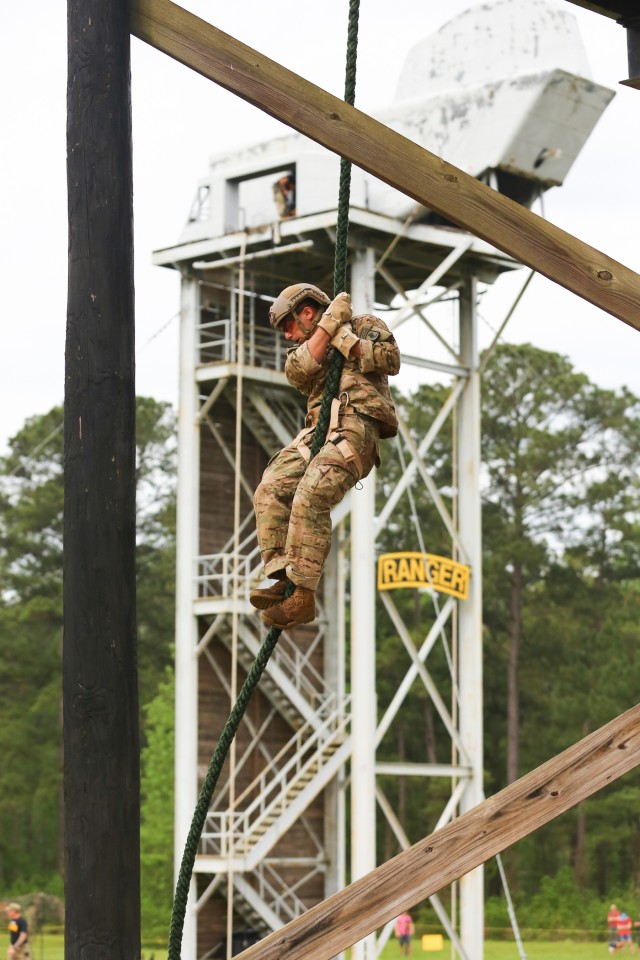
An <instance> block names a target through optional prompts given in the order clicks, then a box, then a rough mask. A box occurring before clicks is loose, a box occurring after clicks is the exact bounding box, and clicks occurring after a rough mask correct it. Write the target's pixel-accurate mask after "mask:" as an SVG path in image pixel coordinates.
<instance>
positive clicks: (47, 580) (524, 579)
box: [0, 345, 640, 933]
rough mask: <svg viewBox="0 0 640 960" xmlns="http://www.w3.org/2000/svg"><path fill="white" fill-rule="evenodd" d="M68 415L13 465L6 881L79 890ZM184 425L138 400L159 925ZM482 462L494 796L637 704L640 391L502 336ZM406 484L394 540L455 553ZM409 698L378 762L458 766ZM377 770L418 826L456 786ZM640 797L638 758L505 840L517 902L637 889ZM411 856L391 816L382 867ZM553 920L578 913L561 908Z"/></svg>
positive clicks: (0, 839)
mask: <svg viewBox="0 0 640 960" xmlns="http://www.w3.org/2000/svg"><path fill="white" fill-rule="evenodd" d="M447 393H448V388H447V387H445V386H442V385H423V386H421V387H419V388H418V389H417V390H415V391H414V392H412V393H409V394H397V395H396V400H397V404H398V407H399V410H400V412H401V415H402V417H403V418H404V420H405V422H406V423H407V425H408V427H409V429H410V432H411V434H412V436H413V438H414V439H415V440H416V441H417V442H419V440H420V439H421V437H422V436H424V434H425V433H426V431H427V430H428V428H429V426H430V424H431V422H432V421H433V418H434V417H435V415H436V414H437V412H438V410H439V409H440V407H441V405H442V403H443V402H444V399H445V398H446V395H447ZM61 423H62V411H61V409H60V408H54V409H53V410H51V411H50V412H49V413H47V414H45V415H43V416H38V417H33V418H31V419H29V420H27V422H26V423H25V424H24V426H23V427H22V429H21V430H20V431H19V432H18V433H17V434H16V436H15V437H13V438H12V440H11V441H10V445H9V452H8V453H7V454H6V456H4V457H3V458H2V463H1V465H0V466H1V477H0V750H1V753H2V759H3V762H2V764H1V765H0V894H5V893H9V894H11V895H17V894H20V893H23V892H26V891H28V890H34V889H43V890H47V891H48V892H51V893H58V894H61V893H62V864H63V857H62V845H63V837H62V831H61V822H62V818H61V811H62V793H61V791H62V782H61V749H62V748H61V737H60V729H61V717H60V711H61V689H60V675H61V668H60V657H61V637H62V561H61V557H62V509H63V489H62V468H63V456H64V450H63V440H62V431H61V429H60V424H61ZM453 436H454V430H452V429H450V428H448V427H445V429H443V430H442V431H441V432H440V434H439V435H438V437H437V438H436V440H435V441H434V444H433V446H432V448H431V449H430V452H429V457H428V469H429V472H430V474H431V476H432V478H433V480H434V481H435V483H436V485H437V487H438V489H439V491H440V494H441V496H442V497H443V499H444V500H445V502H447V501H448V502H449V505H450V506H451V507H453V501H454V494H455V483H456V480H455V473H454V462H455V450H454V441H453ZM175 439H176V438H175V416H174V413H173V411H172V409H171V408H170V407H169V406H168V405H167V404H163V403H158V402H157V401H155V400H152V399H149V398H139V399H138V403H137V451H138V458H137V463H138V476H137V480H138V537H137V571H138V643H139V656H138V661H139V681H140V701H141V706H142V716H141V725H142V734H143V741H142V742H143V756H142V824H141V844H142V885H143V890H142V900H143V926H144V928H145V929H146V930H147V932H148V933H151V932H156V933H164V932H166V925H167V922H168V916H169V912H170V906H171V896H172V876H171V874H172V813H171V808H172V776H173V713H172V711H173V678H172V669H171V664H172V655H173V649H172V644H173V630H174V578H175V567H174V565H175ZM383 453H384V459H383V465H382V467H381V469H380V471H379V474H378V489H379V494H378V495H379V496H380V497H381V498H384V496H385V494H386V493H388V491H389V490H390V489H391V486H392V484H393V483H394V482H395V480H397V478H398V476H399V475H400V473H401V472H402V471H403V470H404V468H405V466H406V461H405V457H406V453H405V451H404V450H403V448H402V447H401V446H400V447H398V448H396V449H395V450H394V448H393V446H392V442H388V443H385V446H384V450H383ZM482 458H483V471H482V495H483V531H482V536H483V581H484V590H483V597H484V599H483V604H484V616H483V650H484V730H485V793H486V794H487V795H491V794H492V793H495V792H496V791H497V790H499V789H501V788H502V787H504V786H505V785H507V784H508V783H510V782H512V781H513V780H514V779H516V778H517V777H518V776H520V775H521V774H522V773H524V772H526V771H527V770H530V769H532V768H533V767H535V766H537V765H538V764H540V763H542V762H543V761H544V760H546V759H548V758H549V757H550V756H552V755H554V754H556V753H558V752H559V751H560V750H562V749H564V748H565V747H566V746H567V745H569V744H570V743H572V742H574V741H576V740H578V739H580V738H581V737H583V736H584V735H585V734H587V733H588V732H590V731H591V730H594V729H596V728H597V727H598V726H600V725H601V724H603V723H605V722H606V721H607V720H609V719H611V718H612V717H613V716H616V715H617V714H619V713H621V712H622V711H623V710H625V709H627V708H628V707H629V706H631V705H632V704H633V703H634V702H635V701H636V700H637V689H638V682H637V677H638V665H639V664H638V660H639V658H640V654H639V653H638V633H639V629H640V628H639V626H638V624H639V623H640V586H639V583H640V545H639V544H640V539H639V538H638V532H639V529H638V528H639V524H640V483H639V480H638V477H639V476H640V471H639V467H640V400H639V399H638V398H637V397H636V396H634V395H633V394H632V393H631V392H630V391H629V390H627V389H621V390H618V391H611V390H604V389H602V388H600V387H598V386H597V385H596V384H594V383H592V382H591V381H590V380H589V379H588V378H587V377H586V376H585V375H584V374H581V373H579V372H577V371H575V370H574V369H573V367H572V365H571V364H570V362H569V361H568V360H567V359H566V358H565V357H562V356H560V355H558V354H555V353H550V352H546V351H543V350H539V349H537V348H535V347H532V346H530V345H519V346H515V345H502V346H500V347H499V348H498V349H497V350H496V351H495V352H494V354H493V356H492V358H491V359H490V361H489V364H488V366H487V369H486V373H485V376H484V380H483V388H482ZM405 499H406V500H407V509H406V510H402V511H396V513H394V515H393V518H392V521H391V522H390V523H389V524H388V525H387V527H386V529H385V530H384V531H383V532H382V534H381V536H380V538H379V539H380V543H379V548H380V550H381V551H391V550H394V549H422V546H421V544H424V548H425V549H426V550H427V552H430V553H439V554H442V555H445V556H448V555H450V553H451V544H450V542H449V540H448V536H447V534H446V530H445V529H444V527H443V526H442V524H441V523H440V521H439V519H438V517H437V515H436V511H435V508H434V505H433V503H432V502H431V500H430V499H429V498H428V496H427V495H426V493H425V491H424V486H423V485H422V484H418V483H416V484H414V485H412V488H411V492H410V496H409V497H408V498H405ZM399 545H400V546H399ZM394 602H395V603H396V604H397V606H398V608H399V609H401V611H402V614H403V618H404V620H405V623H407V624H408V625H409V628H410V631H411V633H412V635H413V636H414V639H415V640H416V642H420V641H421V640H422V639H423V637H424V624H425V622H426V619H427V618H429V617H431V618H432V617H433V609H432V603H433V602H432V600H431V598H430V596H429V594H428V593H427V592H422V593H420V592H416V591H408V590H407V591H402V590H401V591H396V592H395V594H394ZM377 622H378V628H377V629H378V638H377V640H378V643H377V670H378V701H379V702H378V708H379V710H380V712H381V713H382V711H384V709H385V708H386V706H387V705H388V703H389V702H390V699H391V697H392V696H393V692H394V690H395V689H396V687H397V683H398V682H399V680H400V678H401V676H402V675H403V673H404V670H405V669H406V654H405V653H404V648H403V647H402V645H401V643H400V641H399V639H398V637H397V635H396V633H395V631H394V629H393V627H392V625H391V623H390V621H389V619H388V617H387V616H386V613H385V611H384V610H383V609H382V606H381V607H380V609H379V611H378V620H377ZM450 662H451V651H450V650H448V649H447V645H446V642H445V641H444V640H443V642H442V643H441V644H439V645H438V646H437V647H436V648H434V650H433V652H432V654H430V657H429V670H430V672H432V674H433V676H434V679H435V680H436V681H437V683H438V688H439V690H440V691H441V692H442V691H447V690H449V692H450V694H453V689H454V685H453V682H452V679H451V672H450ZM413 694H414V695H413V696H412V697H411V698H408V699H407V701H406V703H405V705H404V707H403V710H402V713H401V716H400V717H399V718H398V722H397V723H396V724H395V725H394V727H393V728H392V731H390V735H389V736H388V737H387V738H385V740H384V741H383V744H382V745H381V759H402V760H406V761H415V762H424V761H425V758H426V759H428V760H429V761H430V762H439V763H448V762H450V760H451V752H450V751H451V744H450V740H449V738H448V737H447V736H445V735H444V732H443V730H442V729H441V727H440V725H439V723H440V722H439V718H438V717H437V715H436V712H435V711H434V709H433V705H432V703H431V702H430V699H429V698H428V696H427V695H426V692H424V691H423V692H422V693H421V692H420V690H419V689H418V688H417V687H416V689H415V691H413ZM382 786H383V789H384V790H385V792H387V793H388V795H389V797H390V798H391V799H392V800H393V802H394V804H395V805H396V809H398V810H399V812H400V815H401V818H402V822H403V824H404V825H405V830H406V833H407V835H408V836H409V838H410V840H411V841H412V842H413V841H415V840H417V839H419V838H420V837H422V836H424V835H425V833H427V832H429V831H430V830H431V829H432V828H433V826H434V822H435V819H437V816H438V815H439V813H440V811H441V809H442V806H443V798H444V791H446V790H448V785H445V784H442V785H441V786H438V785H437V782H435V781H434V782H431V781H429V787H428V789H427V788H425V785H424V781H423V780H421V779H420V780H413V779H411V780H410V779H408V778H393V779H391V778H390V779H389V781H388V782H386V783H385V782H383V783H382ZM639 801H640V776H639V775H638V773H637V772H633V773H631V774H628V775H627V776H626V777H624V778H622V780H621V781H619V782H617V783H614V784H612V785H611V786H610V787H609V788H608V789H607V790H605V791H603V792H602V793H601V794H599V795H597V796H595V797H594V798H592V799H591V800H589V801H587V802H585V803H584V804H581V805H580V807H579V808H578V809H577V810H574V811H571V812H569V813H567V814H565V815H564V816H563V817H561V818H559V819H558V820H556V821H554V822H553V823H551V824H549V825H548V826H547V827H545V828H544V829H543V830H540V831H538V832H537V833H536V834H535V835H534V836H533V837H530V838H527V839H525V840H523V841H521V842H520V843H519V844H517V846H516V847H514V848H512V849H511V850H509V851H507V852H506V853H505V855H504V858H503V859H504V862H505V866H506V869H507V873H508V876H509V880H510V884H511V890H512V894H513V896H514V898H515V900H516V903H517V904H520V906H521V908H522V907H523V905H524V907H525V908H526V910H527V911H528V914H529V916H532V910H534V908H535V905H536V903H538V904H540V903H543V904H547V907H545V908H544V909H545V910H546V913H545V916H547V915H549V912H550V909H551V908H550V907H548V904H550V903H556V901H557V900H558V899H561V900H562V902H563V903H564V904H566V909H567V911H569V910H570V911H572V913H571V917H572V921H574V922H575V920H576V911H578V912H579V911H580V910H582V912H583V914H584V913H585V911H586V912H587V914H588V916H587V915H586V914H585V917H584V923H585V924H587V925H590V922H591V921H589V918H590V917H592V916H593V917H594V919H595V912H596V910H597V909H599V908H600V904H601V903H604V901H605V900H607V899H616V898H617V900H624V898H625V897H627V900H626V902H627V903H630V900H629V899H628V898H630V897H632V896H635V891H636V890H640V875H639V871H640V813H639V812H638V811H640V802H639ZM396 852H397V842H396V840H395V838H394V837H393V835H392V834H391V832H390V830H389V829H388V828H387V827H385V825H384V822H383V820H382V818H380V822H379V837H378V860H379V862H382V860H384V859H387V858H388V857H389V856H392V855H393V854H395V853H396ZM486 878H487V880H486V882H487V893H488V895H489V901H488V916H490V917H494V913H495V917H498V916H499V915H502V913H504V911H502V908H501V907H500V905H499V901H500V897H501V889H500V882H499V877H498V874H497V870H496V869H495V867H494V866H492V865H491V864H489V865H488V866H487V870H486ZM554 884H556V886H554ZM568 891H569V892H573V891H575V892H576V897H575V898H572V896H570V895H569V892H568ZM637 903H638V905H639V906H640V895H638V898H637ZM630 905H631V904H630ZM540 909H542V908H540ZM632 909H635V907H632ZM492 911H494V912H492ZM501 911H502V912H501ZM589 911H591V912H590V913H589ZM534 912H535V910H534ZM494 919H495V918H494ZM505 922H506V921H505ZM525 925H526V924H525ZM556 925H558V926H563V925H565V926H566V924H563V922H561V918H560V917H557V918H556Z"/></svg>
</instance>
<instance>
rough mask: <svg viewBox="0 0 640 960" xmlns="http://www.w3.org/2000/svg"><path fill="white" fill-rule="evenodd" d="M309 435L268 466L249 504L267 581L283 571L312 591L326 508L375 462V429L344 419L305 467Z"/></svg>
mask: <svg viewBox="0 0 640 960" xmlns="http://www.w3.org/2000/svg"><path fill="white" fill-rule="evenodd" d="M313 430H314V428H311V429H309V430H303V431H302V433H300V434H298V436H297V437H296V438H295V440H294V441H293V442H292V443H290V444H289V446H288V447H285V448H284V450H281V451H280V453H278V454H277V455H276V456H275V457H274V458H273V459H272V460H271V461H270V462H269V464H268V466H267V468H266V470H265V472H264V474H263V476H262V481H261V483H260V484H259V486H258V488H257V490H256V492H255V495H254V498H253V502H254V507H255V511H256V525H257V534H258V543H259V545H260V551H261V553H262V562H263V564H264V570H265V573H266V575H267V576H268V577H275V576H276V574H278V573H279V572H280V571H282V570H285V571H286V574H287V576H288V577H289V579H290V580H292V581H293V583H297V584H301V585H302V586H304V587H308V588H309V589H311V590H315V589H316V587H317V586H318V581H319V580H320V576H321V574H322V568H323V566H324V561H325V559H326V557H327V554H328V552H329V548H330V546H331V508H332V507H334V506H335V505H336V504H337V503H340V501H341V500H342V498H343V497H344V495H345V494H346V492H347V491H348V490H350V489H351V487H353V486H354V484H355V483H357V481H358V480H360V479H361V478H362V477H366V476H367V474H369V473H370V472H371V469H372V467H373V465H374V464H375V463H377V462H379V461H378V438H379V432H378V427H377V426H376V425H375V424H373V423H371V422H370V421H368V420H363V419H361V418H360V417H357V416H356V415H355V414H353V413H345V414H343V415H342V416H341V417H340V422H339V425H338V428H337V430H336V431H335V432H334V433H332V434H330V436H331V437H332V438H333V439H332V440H327V442H326V443H325V444H324V446H323V447H322V448H321V450H320V452H319V453H318V454H317V455H316V456H315V457H314V459H313V460H312V461H311V463H309V464H308V465H307V459H305V453H306V452H307V450H308V448H309V447H310V446H311V443H312V440H313ZM345 441H346V442H345ZM307 458H308V453H307Z"/></svg>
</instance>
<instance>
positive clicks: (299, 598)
mask: <svg viewBox="0 0 640 960" xmlns="http://www.w3.org/2000/svg"><path fill="white" fill-rule="evenodd" d="M315 616H316V599H315V594H314V592H313V590H309V589H308V588H307V587H300V586H298V587H296V588H295V590H294V591H293V593H292V594H291V596H290V597H288V598H287V599H286V600H283V601H282V603H277V604H276V605H275V606H273V607H269V609H268V610H266V611H265V613H263V614H262V619H263V620H264V622H265V623H266V624H268V626H270V627H278V629H279V630H285V629H286V628H287V627H297V626H298V625H299V624H301V623H311V621H312V620H315Z"/></svg>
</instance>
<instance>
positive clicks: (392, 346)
mask: <svg viewBox="0 0 640 960" xmlns="http://www.w3.org/2000/svg"><path fill="white" fill-rule="evenodd" d="M351 326H352V329H353V331H354V333H355V334H356V335H357V336H358V337H359V339H360V343H361V347H360V349H361V356H360V357H358V358H356V357H349V358H347V359H346V360H345V361H344V366H343V368H342V377H341V380H340V392H341V393H342V391H345V390H346V392H347V393H348V394H349V401H350V403H351V406H352V407H353V408H354V409H355V410H356V411H357V412H358V413H361V414H364V415H365V416H367V417H373V419H374V420H377V421H379V423H380V436H381V437H393V436H395V435H396V433H397V432H398V418H397V416H396V411H395V407H394V404H393V400H392V398H391V392H390V390H389V383H388V378H389V377H390V376H395V375H396V374H397V373H398V371H399V370H400V351H399V350H398V345H397V344H396V342H395V340H394V339H393V335H392V334H391V332H390V330H389V328H388V327H387V325H386V323H385V322H384V321H383V320H380V318H379V317H374V316H373V315H372V314H369V313H364V314H360V315H359V316H357V317H353V319H352V321H351ZM334 352H335V348H334V347H331V346H330V347H328V348H327V352H326V354H325V357H324V360H323V361H322V362H321V363H318V362H317V361H316V360H314V359H313V357H312V356H311V354H310V352H309V346H308V344H307V342H306V341H305V342H303V343H301V344H298V346H296V347H293V348H292V349H291V350H289V352H288V353H287V360H286V363H285V367H284V372H285V374H286V377H287V380H288V381H289V383H290V384H291V385H292V386H293V387H295V388H296V390H299V391H300V393H302V394H304V395H305V396H306V397H307V410H308V411H309V412H311V411H312V410H314V408H315V407H319V406H320V404H321V402H322V396H323V394H324V388H325V383H326V380H327V374H328V372H329V367H330V365H331V360H332V357H333V354H334Z"/></svg>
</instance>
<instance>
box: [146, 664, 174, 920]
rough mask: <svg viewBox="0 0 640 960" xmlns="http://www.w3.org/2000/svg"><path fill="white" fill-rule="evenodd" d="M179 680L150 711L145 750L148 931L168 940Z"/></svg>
mask: <svg viewBox="0 0 640 960" xmlns="http://www.w3.org/2000/svg"><path fill="white" fill-rule="evenodd" d="M173 710H174V681H173V674H172V672H171V671H169V670H167V673H166V676H165V679H164V680H163V681H162V683H161V684H160V686H159V688H158V693H157V694H156V696H155V697H154V699H153V700H152V701H151V703H149V704H148V705H147V707H146V708H145V713H146V737H147V744H146V746H145V747H144V749H143V750H142V757H141V764H142V773H141V793H142V817H141V824H140V873H141V905H142V929H143V932H144V936H145V937H147V938H153V937H163V936H164V937H166V936H167V934H168V928H169V918H170V916H171V902H172V898H173V769H174V766H173V759H174V722H173Z"/></svg>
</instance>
